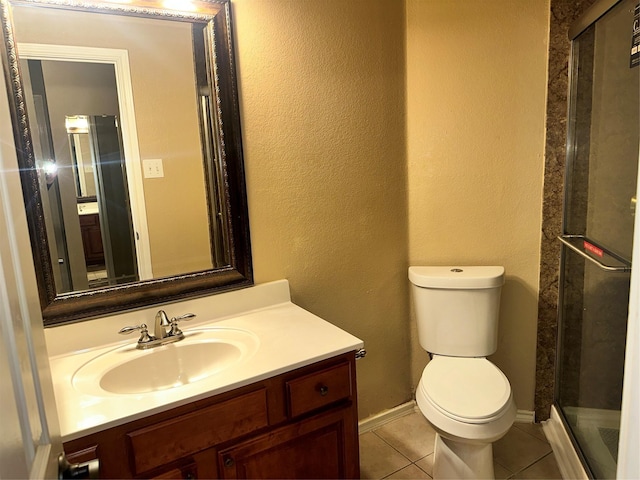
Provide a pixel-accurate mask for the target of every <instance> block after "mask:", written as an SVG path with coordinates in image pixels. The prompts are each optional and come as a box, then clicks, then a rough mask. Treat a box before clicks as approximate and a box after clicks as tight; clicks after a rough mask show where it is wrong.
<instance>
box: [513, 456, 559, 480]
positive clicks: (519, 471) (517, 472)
mask: <svg viewBox="0 0 640 480" xmlns="http://www.w3.org/2000/svg"><path fill="white" fill-rule="evenodd" d="M552 453H553V451H551V452H547V453H545V454H544V455H542V456H541V457H539V458H537V459H536V460H534V461H533V462H531V463H530V464H529V465H527V466H526V467H522V468H521V469H520V470H518V471H516V472H513V474H512V475H511V476H510V477H509V478H513V476H514V475H518V474H519V473H522V472H524V471H525V470H526V469H527V468H531V467H533V466H534V465H535V464H536V463H538V462H539V461H541V460H542V459H543V458H545V457H547V456H549V455H551V454H552ZM501 466H502V467H504V465H501ZM505 468H506V467H505ZM507 470H509V469H508V468H507Z"/></svg>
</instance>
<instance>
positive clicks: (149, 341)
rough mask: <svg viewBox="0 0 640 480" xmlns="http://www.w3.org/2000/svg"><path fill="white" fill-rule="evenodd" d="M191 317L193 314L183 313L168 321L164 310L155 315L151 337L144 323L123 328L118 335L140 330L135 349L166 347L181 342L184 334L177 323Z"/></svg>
mask: <svg viewBox="0 0 640 480" xmlns="http://www.w3.org/2000/svg"><path fill="white" fill-rule="evenodd" d="M193 317H195V314H193V313H185V314H184V315H180V316H179V317H173V318H172V319H171V320H169V317H168V316H167V313H166V312H165V311H164V310H159V311H158V313H156V318H155V323H154V326H153V335H149V329H148V327H147V325H146V324H145V323H141V324H140V325H135V326H131V327H123V328H121V329H120V330H119V331H118V333H120V334H122V335H128V334H130V333H132V332H135V331H137V330H140V338H139V339H138V344H137V345H136V348H139V349H141V350H146V349H147V348H153V347H158V346H160V345H166V344H167V343H173V342H178V341H180V340H182V339H183V338H184V334H183V333H182V330H180V328H179V327H178V322H180V321H181V320H189V319H191V318H193ZM167 327H170V328H169V330H167Z"/></svg>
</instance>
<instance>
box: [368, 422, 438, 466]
mask: <svg viewBox="0 0 640 480" xmlns="http://www.w3.org/2000/svg"><path fill="white" fill-rule="evenodd" d="M372 431H373V433H374V434H375V436H376V437H378V438H379V439H380V440H382V441H383V442H384V443H386V444H387V445H389V446H390V447H391V448H393V449H394V450H395V451H396V452H398V453H399V454H400V455H402V456H403V457H404V458H406V459H407V461H408V462H409V463H414V462H413V460H411V459H410V458H409V457H407V456H406V455H405V454H404V453H402V452H401V451H400V450H398V449H397V448H396V447H394V446H393V445H391V444H390V443H389V442H387V441H386V440H385V439H384V438H383V437H381V436H380V435H378V434H377V433H376V431H375V430H372ZM429 455H431V454H430V453H428V454H427V455H425V456H424V457H427V456H429ZM424 457H420V458H419V459H418V460H421V459H423V458H424ZM418 460H416V461H418ZM407 466H408V465H407ZM403 468H404V467H403Z"/></svg>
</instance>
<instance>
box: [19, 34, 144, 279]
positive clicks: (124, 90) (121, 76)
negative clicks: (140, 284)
mask: <svg viewBox="0 0 640 480" xmlns="http://www.w3.org/2000/svg"><path fill="white" fill-rule="evenodd" d="M18 52H19V55H20V58H21V59H26V60H52V61H63V62H85V63H104V64H110V65H113V67H114V69H115V76H116V86H117V89H118V109H119V110H120V129H121V134H122V148H123V150H124V156H125V165H126V170H127V186H128V188H129V200H130V206H131V217H132V221H133V228H134V230H135V233H136V235H135V245H136V257H137V261H138V275H139V277H140V280H149V279H152V278H153V270H152V266H151V247H150V242H149V229H148V227H147V209H146V204H145V199H144V186H143V174H142V162H141V160H140V149H139V146H138V130H137V127H136V117H135V108H134V104H133V87H132V84H131V73H130V69H129V54H128V52H127V51H126V50H122V49H115V48H96V47H78V46H68V45H45V44H37V43H18ZM80 113H81V112H80Z"/></svg>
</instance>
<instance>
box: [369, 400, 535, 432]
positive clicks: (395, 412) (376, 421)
mask: <svg viewBox="0 0 640 480" xmlns="http://www.w3.org/2000/svg"><path fill="white" fill-rule="evenodd" d="M417 411H419V410H418V405H417V404H416V402H415V400H411V401H410V402H407V403H403V404H402V405H398V406H397V407H394V408H390V409H389V410H384V411H383V412H380V413H377V414H375V415H371V416H370V417H367V418H365V419H363V420H360V421H359V422H358V432H359V433H366V432H370V431H371V430H375V429H376V428H379V427H381V426H383V425H384V424H385V423H389V422H392V421H394V420H397V419H398V418H400V417H404V416H405V415H408V414H409V413H413V412H417ZM534 420H535V412H534V411H532V410H518V413H517V414H516V419H515V423H533V422H534Z"/></svg>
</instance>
